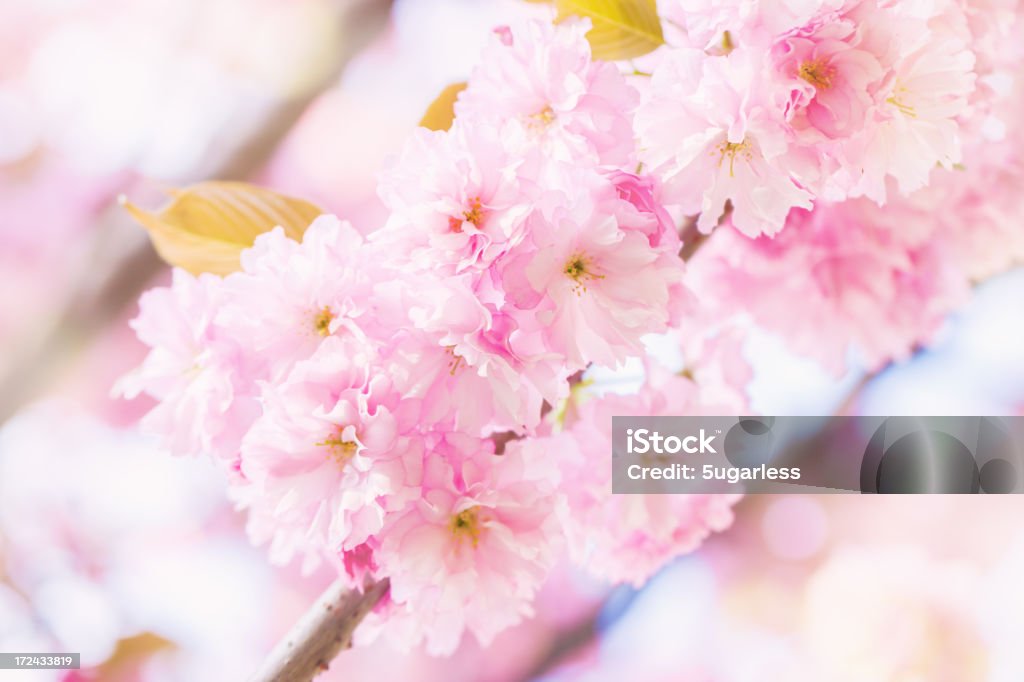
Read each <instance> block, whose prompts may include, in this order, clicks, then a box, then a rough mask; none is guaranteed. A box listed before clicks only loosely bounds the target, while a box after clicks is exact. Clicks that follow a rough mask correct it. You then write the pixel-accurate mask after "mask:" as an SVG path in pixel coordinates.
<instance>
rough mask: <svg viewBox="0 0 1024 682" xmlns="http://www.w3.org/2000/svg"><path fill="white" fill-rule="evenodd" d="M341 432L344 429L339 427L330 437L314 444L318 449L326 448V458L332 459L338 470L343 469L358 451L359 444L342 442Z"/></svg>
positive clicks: (349, 441) (348, 441)
mask: <svg viewBox="0 0 1024 682" xmlns="http://www.w3.org/2000/svg"><path fill="white" fill-rule="evenodd" d="M342 431H344V427H341V426H339V427H337V429H336V430H335V432H334V434H333V435H332V436H329V437H327V438H325V439H323V440H322V441H319V442H318V443H316V445H317V446H318V447H322V448H327V457H328V458H330V459H333V460H334V462H335V463H336V464H337V465H338V466H339V467H340V468H344V467H345V465H346V464H348V462H349V460H351V459H352V457H354V456H355V454H356V453H357V452H358V451H359V443H357V442H355V441H351V440H344V439H343V436H342V435H341V434H342Z"/></svg>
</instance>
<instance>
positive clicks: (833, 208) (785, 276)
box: [689, 199, 968, 374]
mask: <svg viewBox="0 0 1024 682" xmlns="http://www.w3.org/2000/svg"><path fill="white" fill-rule="evenodd" d="M891 211H892V209H891V208H890V207H887V208H886V209H879V208H878V207H877V206H876V205H875V204H873V203H872V202H869V201H866V200H863V199H861V200H854V201H847V202H844V203H841V204H821V205H819V206H818V207H817V208H815V210H814V211H811V212H808V211H794V212H793V213H792V214H791V215H790V218H789V220H788V221H787V223H786V228H785V229H784V230H783V231H782V232H781V233H780V234H779V235H778V236H776V237H775V238H774V239H768V238H766V237H761V238H758V239H753V240H752V239H749V238H747V237H745V236H743V235H741V234H739V233H738V232H736V231H735V230H731V229H722V230H719V231H718V232H716V234H715V235H714V237H713V238H712V239H710V240H709V241H708V243H707V244H705V245H704V246H703V247H702V248H701V249H700V251H698V253H697V255H696V257H695V258H694V259H693V260H692V262H691V267H690V270H689V271H690V276H691V277H692V278H693V281H692V282H691V286H693V287H694V289H695V290H696V291H699V292H700V293H701V295H702V296H703V297H704V298H705V302H706V303H707V305H709V306H714V307H716V308H717V309H718V310H721V311H728V314H730V315H732V314H737V313H740V312H746V313H748V314H749V315H751V316H752V317H753V319H754V321H755V322H756V323H757V324H758V325H760V326H761V327H763V328H765V329H768V330H770V331H773V332H775V333H778V334H779V335H781V336H782V337H783V338H784V339H785V340H786V342H787V344H788V346H789V347H790V348H791V349H792V350H793V351H795V352H796V353H798V354H800V355H803V356H807V357H810V358H814V359H816V360H818V361H819V362H821V363H822V364H823V365H824V366H825V367H826V368H828V369H830V370H831V371H833V372H835V373H837V374H838V373H841V372H843V371H844V370H845V368H846V365H847V355H848V351H849V350H850V348H851V347H853V348H855V349H856V350H857V352H858V353H859V354H860V356H861V357H860V359H861V362H862V363H863V365H864V366H865V367H866V368H867V369H868V370H874V369H878V368H880V367H881V366H883V365H884V364H886V363H887V362H889V361H892V360H901V359H904V358H907V357H909V356H910V354H911V353H912V352H913V350H914V349H915V348H916V347H917V346H919V345H920V344H924V343H927V342H928V341H929V340H930V339H931V338H932V336H933V335H934V334H935V333H936V332H937V331H938V329H939V328H940V326H941V324H942V322H943V320H944V319H945V317H946V315H947V314H948V313H949V312H950V311H951V310H953V309H954V308H955V307H956V306H958V305H960V304H962V303H963V302H964V301H965V300H966V297H967V293H968V289H967V279H966V277H965V275H964V273H963V271H962V270H961V269H960V268H959V267H958V266H957V263H956V261H955V259H954V255H953V254H952V253H951V252H950V250H949V249H948V248H947V246H946V245H944V244H943V243H941V242H940V241H938V240H933V239H929V238H928V237H929V235H930V230H929V227H930V226H929V224H928V221H929V220H930V218H929V216H928V215H921V214H916V213H913V212H908V213H907V214H905V216H904V218H906V219H904V220H893V221H892V223H891V224H890V223H887V222H886V221H885V220H884V219H883V217H884V216H887V215H889V214H890V213H891ZM921 221H924V223H923V224H922V223H921ZM794 301H799V305H794Z"/></svg>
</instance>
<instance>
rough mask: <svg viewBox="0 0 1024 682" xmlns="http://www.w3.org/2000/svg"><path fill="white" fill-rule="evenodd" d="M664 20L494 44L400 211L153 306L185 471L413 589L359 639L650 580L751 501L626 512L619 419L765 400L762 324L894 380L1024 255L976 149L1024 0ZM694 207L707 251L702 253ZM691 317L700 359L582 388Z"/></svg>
mask: <svg viewBox="0 0 1024 682" xmlns="http://www.w3.org/2000/svg"><path fill="white" fill-rule="evenodd" d="M796 7H798V9H794V8H796ZM659 8H660V9H661V11H662V12H663V14H664V19H665V25H666V27H668V28H667V29H666V38H667V40H668V43H669V44H668V45H667V46H665V47H664V48H661V49H659V50H657V51H655V52H653V53H652V54H650V55H648V56H645V57H644V58H642V59H641V60H639V61H638V62H637V63H636V64H635V65H630V66H629V68H628V69H627V68H625V67H624V65H621V64H614V63H608V62H602V61H599V60H595V59H593V58H592V54H591V48H590V45H589V44H588V42H587V38H586V33H587V30H588V28H589V25H588V23H587V22H586V21H566V22H563V23H560V24H558V25H552V24H550V23H547V22H541V21H532V22H528V23H523V24H521V25H517V26H515V27H512V28H501V29H498V30H496V31H495V32H494V34H493V36H492V37H491V40H490V43H489V44H488V46H487V47H486V49H485V50H484V52H483V54H482V57H481V61H480V63H479V65H478V66H477V67H476V69H475V70H474V72H473V73H472V76H471V77H470V79H469V82H468V85H467V87H466V89H465V90H464V91H463V92H462V93H461V95H460V96H459V99H458V101H457V103H456V105H455V114H456V116H455V120H454V124H453V125H452V127H451V128H450V129H449V130H443V131H429V130H426V129H419V130H417V131H416V132H415V133H413V134H412V135H411V136H410V138H409V139H408V141H407V142H406V144H405V145H404V147H403V148H402V150H401V152H400V153H399V154H398V155H397V156H396V157H395V158H394V159H393V160H392V162H391V163H390V165H389V166H388V168H387V169H385V171H384V172H383V173H382V175H381V177H380V185H379V195H380V198H381V201H382V202H383V204H384V205H385V206H386V208H387V209H388V216H389V217H388V218H387V220H386V222H385V223H384V224H383V225H381V226H379V227H377V228H376V229H366V230H359V229H356V228H355V227H353V226H352V225H350V224H349V223H347V222H345V221H343V220H340V219H338V218H336V217H333V216H322V217H320V218H318V219H317V220H315V221H314V222H313V223H312V224H311V225H310V226H309V227H308V228H307V229H306V231H305V234H304V237H303V239H302V241H301V243H300V242H297V241H294V240H292V239H290V238H289V237H287V236H286V235H285V233H284V231H283V230H282V229H281V228H277V229H275V230H273V231H271V232H268V233H265V234H263V235H261V236H259V237H258V238H257V239H256V241H255V243H254V245H253V246H252V248H250V249H248V250H246V251H245V252H243V254H242V256H241V263H240V265H241V267H240V270H239V271H238V272H235V273H233V274H230V275H227V276H226V277H217V276H213V275H200V276H198V277H194V276H192V275H189V274H187V273H185V272H184V271H181V270H175V272H174V275H173V282H172V284H171V285H170V286H169V287H163V288H157V289H154V290H152V291H150V292H148V293H146V294H145V295H144V296H143V298H142V300H141V312H140V315H139V317H138V318H137V319H136V320H135V321H134V322H133V325H134V327H135V329H136V331H137V333H138V335H139V337H140V339H142V341H144V342H145V343H146V344H147V345H149V346H151V347H152V351H151V352H150V354H149V356H148V358H147V359H146V361H145V363H144V364H143V366H142V367H140V368H139V370H138V371H137V372H136V373H134V374H133V375H130V376H129V377H127V378H126V379H125V380H124V382H123V390H124V391H125V393H127V394H128V395H135V394H138V393H143V392H144V393H147V394H149V395H151V396H153V397H154V398H156V399H157V400H158V404H157V406H156V407H155V408H154V409H153V411H152V412H151V413H150V414H149V415H148V416H147V417H146V424H147V425H148V426H149V427H150V428H151V429H152V430H154V431H156V432H158V433H161V434H162V435H163V436H164V437H165V438H166V442H167V445H168V447H169V448H170V449H171V450H172V451H174V452H175V453H178V454H194V453H207V454H210V455H212V456H213V457H214V458H216V459H217V460H218V461H220V462H221V463H222V464H223V466H224V468H225V470H226V471H228V472H229V474H230V475H229V481H230V486H231V490H232V494H233V496H234V498H235V499H236V500H238V502H239V504H240V505H241V506H243V507H244V508H246V509H247V510H248V514H249V530H250V534H251V536H252V537H253V538H254V539H255V540H256V541H259V542H266V543H268V544H269V546H270V552H271V556H272V558H273V559H274V560H276V561H281V562H285V561H289V560H291V559H293V558H295V557H301V558H302V559H304V561H305V562H306V563H307V565H313V564H315V563H316V562H319V561H323V560H327V561H330V562H332V563H334V564H335V565H336V567H337V569H338V571H339V572H340V573H341V574H342V575H345V576H348V578H349V579H350V580H351V581H352V583H353V585H355V586H359V585H362V584H364V583H365V581H367V580H370V579H382V578H388V579H389V580H390V590H389V592H388V595H387V597H386V598H385V600H384V601H383V602H382V603H381V604H380V605H379V607H378V609H377V611H376V612H375V614H373V615H372V616H371V619H370V621H369V622H368V623H367V624H366V626H367V627H365V628H363V630H362V632H361V633H360V634H361V635H362V636H365V635H366V633H375V632H376V631H378V630H381V631H383V632H384V633H385V634H386V635H387V634H390V635H393V636H394V638H395V640H396V641H398V642H401V643H403V644H405V645H406V646H408V645H409V644H412V643H416V642H420V641H425V643H426V646H427V648H428V650H430V651H432V652H437V653H444V652H450V651H451V650H453V649H454V647H455V646H456V645H457V644H458V642H459V639H460V637H461V635H462V633H463V632H464V631H466V630H468V631H470V632H472V633H473V634H475V635H476V636H477V637H478V638H479V639H480V640H481V641H484V642H487V641H489V640H490V639H491V638H493V637H494V636H495V635H496V634H497V633H498V632H499V631H501V630H502V629H503V628H505V627H507V626H509V625H511V624H513V623H515V622H517V621H518V620H519V619H521V618H522V617H524V616H525V615H528V614H529V613H530V603H531V600H532V598H533V595H534V594H535V592H536V590H537V589H538V586H539V585H540V583H541V582H542V581H543V580H544V578H545V576H546V575H547V573H548V572H549V570H550V569H551V567H552V565H553V563H554V562H555V561H556V559H557V558H558V556H559V555H560V553H561V552H562V551H567V552H568V554H569V555H570V556H571V557H572V558H573V559H575V560H576V561H577V563H579V564H580V565H581V566H582V567H584V568H586V569H589V570H590V571H591V572H592V573H595V574H597V575H599V576H601V577H604V578H607V579H609V580H612V581H617V582H630V583H633V584H641V583H642V582H643V581H644V580H646V579H647V578H648V577H650V576H651V575H652V574H653V573H654V572H655V571H656V570H657V569H658V568H659V567H661V566H662V565H664V563H665V562H667V561H669V560H670V559H672V558H673V557H675V556H678V555H680V554H682V553H685V552H687V551H691V550H692V549H694V548H695V547H696V546H698V545H699V544H700V542H701V541H702V540H703V538H704V537H705V536H707V535H708V534H709V533H710V532H712V531H717V530H721V529H723V528H725V527H726V526H728V524H729V523H730V521H731V518H732V516H731V513H732V512H731V507H732V504H733V503H734V502H735V498H734V497H732V496H690V497H673V496H661V497H657V496H655V497H646V496H630V497H629V498H623V499H620V498H615V497H612V496H611V490H610V488H611V485H610V472H611V467H610V455H611V438H610V425H611V416H612V415H613V414H616V413H619V414H622V413H627V412H629V413H637V412H639V411H645V412H647V413H650V414H681V413H686V414H716V413H717V414H738V413H744V412H745V411H747V410H749V405H748V404H747V397H746V393H745V385H746V383H747V382H748V381H749V379H750V373H749V368H747V365H746V362H745V361H744V360H743V358H742V354H741V352H740V350H741V348H740V347H741V345H742V343H741V341H742V339H741V337H739V336H738V334H739V332H738V331H737V330H738V329H739V327H737V326H734V325H733V321H734V318H735V317H737V316H738V315H740V314H747V315H748V316H749V317H751V318H752V319H753V320H754V321H755V322H756V323H758V324H760V325H761V326H764V327H766V328H768V329H771V330H774V331H776V332H778V333H780V334H782V335H783V336H785V337H786V338H787V339H789V340H790V341H791V346H792V347H793V348H794V350H796V351H797V352H799V353H802V354H805V355H809V356H811V357H814V358H816V359H818V360H820V361H821V362H822V363H823V364H824V365H826V366H827V367H830V368H833V369H836V370H837V371H839V370H841V369H842V368H843V367H844V366H845V360H846V355H847V351H848V349H849V347H850V345H851V344H853V345H854V346H856V347H857V348H859V349H860V351H861V352H862V354H863V355H864V364H865V365H866V366H868V367H878V366H881V365H883V364H884V363H886V362H888V361H890V360H892V359H894V358H900V357H903V356H906V355H907V354H908V353H909V351H910V349H912V348H913V347H915V346H916V345H918V344H920V343H925V342H927V340H928V339H929V338H930V336H931V334H933V333H934V331H935V330H936V329H937V327H938V325H939V324H940V323H941V321H942V320H943V318H944V317H945V315H946V313H947V312H948V311H949V310H951V309H952V308H953V307H954V306H955V305H957V304H959V303H960V302H961V301H962V300H963V299H964V297H965V296H966V293H967V288H968V282H969V280H970V277H972V276H978V275H979V273H984V274H991V272H992V271H994V270H997V269H999V268H1002V267H1006V266H1007V265H1008V264H1009V263H1010V262H1013V260H1014V259H1015V256H1013V255H1007V257H1006V258H1003V259H1001V260H997V261H996V262H995V263H992V262H991V261H992V259H991V258H989V257H988V255H987V253H988V251H989V250H993V249H992V246H991V242H992V241H993V239H994V236H995V235H1003V234H1005V233H1012V232H1013V230H1012V229H1011V228H1009V227H1008V223H1007V220H1008V219H1009V217H1010V216H1012V212H1013V209H1014V206H1015V204H1014V203H1013V200H1014V199H1015V197H1013V196H1010V194H1011V191H1010V190H1011V188H1012V187H1013V186H1014V179H1015V178H1017V177H1019V176H1017V175H1015V173H1016V172H1017V168H1018V166H1015V165H1013V163H1011V161H1010V160H1008V157H1011V160H1012V161H1013V162H1016V160H1017V159H1018V158H1019V157H1015V156H1013V153H1015V152H1006V153H1004V154H1003V155H1001V156H999V157H998V159H999V160H1000V165H999V170H994V166H993V165H992V164H991V163H986V161H985V157H986V151H985V150H986V149H988V145H992V144H999V143H1000V140H1003V139H1005V138H1006V136H1007V133H1006V132H1005V130H1003V131H1002V137H1000V136H999V135H998V134H995V133H993V132H992V131H993V130H994V129H996V128H998V125H997V124H996V121H998V120H999V116H1001V115H1003V116H1005V115H1006V113H1007V111H1010V112H1011V113H1012V110H1013V109H1012V105H1011V104H1007V102H1012V98H1010V99H1006V98H1001V97H1000V96H999V93H998V91H999V89H1000V87H1002V86H1000V85H999V78H998V77H997V76H999V75H1000V74H1002V73H1003V72H1005V70H1006V69H1007V67H1008V65H1012V64H1014V63H1016V62H1014V61H1013V59H1011V58H1010V57H1008V56H1007V55H1006V54H1005V50H1003V49H1002V46H1001V44H1000V42H999V39H998V34H999V32H1000V31H1002V30H1003V28H1004V26H1005V24H1004V23H1002V22H1000V21H999V20H997V19H993V18H992V17H993V16H1001V14H1000V12H1003V11H1009V12H1010V15H1011V17H1015V13H1014V11H1013V10H1005V8H1000V7H996V6H993V7H991V8H988V7H986V8H979V9H977V11H973V10H972V9H971V8H969V7H966V6H964V5H963V4H961V3H958V2H952V1H950V2H934V3H886V2H875V1H874V0H864V1H859V0H858V1H853V0H850V1H845V2H843V1H840V0H822V1H820V2H811V3H801V4H799V5H798V6H797V5H790V4H787V3H776V2H771V1H769V0H765V1H764V2H760V3H757V2H755V3H751V2H749V1H748V0H743V1H742V2H741V1H739V0H736V1H732V2H724V3H716V4H715V6H714V7H707V6H705V5H704V4H703V3H694V2H689V1H688V0H676V1H674V2H661V3H659ZM643 69H650V73H649V74H648V73H647V72H645V71H644V70H643ZM1004 89H1005V88H1004ZM1010 90H1012V88H1010ZM981 119H985V120H984V121H982V120H981ZM986 121H987V122H986ZM996 132H997V133H998V132H999V131H996ZM1013 149H1014V150H1017V149H1019V146H1018V147H1014V148H1013ZM965 151H968V152H970V153H971V155H972V156H971V158H970V159H968V160H966V161H964V163H965V164H966V165H965V166H964V167H965V168H966V170H960V168H961V165H960V164H961V162H962V160H963V159H964V154H965ZM975 158H978V160H979V165H978V167H977V168H972V167H971V164H972V163H973V162H974V159H975ZM937 167H938V168H937ZM960 173H962V174H963V176H964V179H963V180H962V181H960V180H958V179H957V178H958V175H957V174H960ZM940 174H941V175H940ZM932 176H936V178H937V179H936V180H935V182H934V183H933V185H932V186H930V187H926V185H928V183H929V182H930V181H931V180H932ZM993 177H996V178H998V180H997V182H999V183H1001V186H1003V187H1005V188H1006V196H1005V197H1004V198H1003V201H1002V203H1001V204H998V205H996V204H991V203H990V202H988V201H987V200H986V199H985V198H984V191H983V189H982V188H983V187H984V184H983V183H987V182H990V181H991V178H993ZM968 178H970V179H968ZM978 178H984V180H979V179H978ZM944 184H948V185H951V186H955V187H957V188H958V191H955V192H954V191H948V190H947V191H943V190H941V189H940V190H936V189H935V188H936V187H938V188H941V187H942V186H943V185H944ZM922 188H924V189H923V190H922ZM918 190H922V191H923V192H937V195H936V197H933V198H932V199H928V198H927V195H924V194H922V192H921V191H918ZM930 201H939V202H940V203H941V204H942V205H946V206H954V205H955V206H957V207H962V210H961V213H960V214H959V215H972V216H977V218H978V220H979V221H985V224H984V226H983V229H985V230H986V233H985V234H987V235H990V237H989V238H988V239H986V238H985V237H983V236H981V237H979V236H970V235H965V234H963V233H964V232H966V231H967V228H966V227H965V226H964V225H963V224H960V223H958V222H957V221H956V219H955V218H953V217H950V216H944V217H942V218H941V219H936V218H935V217H934V216H931V215H930V214H929V211H930V210H932V209H933V208H934V207H929V202H930ZM990 206H993V208H992V210H991V211H990V210H989V207H990ZM688 221H690V222H692V225H693V226H695V227H696V228H697V229H698V230H700V231H703V232H705V233H709V232H712V231H713V233H712V234H710V236H709V237H707V239H706V241H705V242H704V243H703V244H702V245H701V248H700V250H699V251H697V252H696V255H694V256H692V257H691V258H690V260H689V262H688V265H687V266H685V267H684V263H683V259H682V258H681V257H680V254H681V253H689V252H690V251H692V247H693V246H694V244H693V243H692V240H693V239H694V237H695V234H694V232H693V230H692V229H690V228H687V227H685V226H686V225H687V224H688ZM1018 232H1019V230H1018ZM681 235H682V237H683V238H685V239H686V240H687V242H688V243H687V244H684V243H683V241H682V239H681ZM1016 239H1017V242H1016V244H1018V246H1016V247H1014V248H1020V247H1019V244H1020V243H1021V240H1020V238H1019V237H1017V238H1016ZM962 244H967V245H969V246H961V245H962ZM795 301H799V302H800V303H799V305H795V304H794V302H795ZM679 330H682V331H681V334H682V337H683V338H684V339H685V341H684V342H681V345H682V346H684V354H685V355H686V356H687V362H688V365H687V368H686V369H685V371H683V372H682V373H680V374H671V373H668V372H667V371H666V370H664V369H663V368H660V367H659V366H658V365H657V364H656V363H654V362H648V363H647V365H646V366H647V372H646V380H645V383H644V386H643V388H642V389H641V391H640V393H639V394H637V395H633V396H616V395H605V396H594V395H590V394H589V392H588V389H587V388H586V387H585V385H584V386H576V387H575V388H574V384H575V383H576V381H575V379H574V378H575V377H577V376H578V375H579V373H581V372H583V371H585V370H587V368H589V367H592V366H603V367H616V366H619V365H620V364H622V363H623V362H624V361H626V360H627V359H630V358H636V357H642V356H643V355H644V353H645V351H644V344H643V342H642V340H643V339H644V338H645V337H649V336H650V335H654V334H665V333H668V332H678V331H679ZM673 338H674V337H673ZM376 626H380V627H376Z"/></svg>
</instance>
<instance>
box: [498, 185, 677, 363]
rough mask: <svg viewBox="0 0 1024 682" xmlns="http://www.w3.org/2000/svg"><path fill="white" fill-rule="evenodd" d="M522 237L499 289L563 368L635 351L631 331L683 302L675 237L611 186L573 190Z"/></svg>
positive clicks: (666, 318)
mask: <svg viewBox="0 0 1024 682" xmlns="http://www.w3.org/2000/svg"><path fill="white" fill-rule="evenodd" d="M577 182H578V183H580V184H579V186H580V187H581V188H584V189H587V188H589V187H590V186H592V185H593V184H594V183H595V182H604V181H603V180H601V181H598V180H596V179H593V178H588V177H587V176H586V175H580V176H578V178H577ZM530 233H531V240H532V244H533V246H534V249H535V250H532V251H526V252H524V253H521V254H519V253H517V254H513V256H512V258H511V259H510V260H509V261H508V263H507V264H506V265H505V266H504V268H503V270H502V278H503V284H504V287H505V291H506V292H507V295H508V297H509V300H510V301H511V302H512V303H513V304H514V305H515V306H516V308H518V309H519V311H521V312H519V313H517V314H516V319H517V321H518V322H519V325H520V328H521V329H523V330H525V331H527V333H528V334H536V335H539V336H540V337H541V338H543V339H544V342H543V343H544V345H545V346H547V347H548V348H550V349H551V350H552V351H554V352H556V353H559V354H561V355H564V356H565V357H566V359H567V360H568V363H569V365H570V367H572V368H575V369H581V368H583V367H584V366H585V365H586V364H587V363H588V362H595V363H597V364H601V365H615V364H616V363H618V362H621V361H622V360H623V359H625V358H626V357H627V356H629V355H631V354H633V355H635V354H637V353H638V351H639V350H640V346H639V342H640V337H641V336H643V335H644V334H651V333H658V332H662V331H665V330H666V329H667V328H668V325H669V323H671V322H673V321H675V320H678V318H679V315H680V313H681V310H682V309H683V307H684V306H685V305H686V303H687V294H686V291H685V289H684V287H683V284H682V276H683V264H682V261H681V260H680V259H679V258H678V243H679V242H678V238H677V237H676V236H675V235H674V233H673V232H671V231H669V232H668V233H667V234H666V233H665V231H664V229H663V228H662V227H660V226H659V222H658V215H657V214H656V213H651V212H644V211H641V210H637V207H636V206H635V205H634V204H632V203H630V202H629V201H627V200H625V199H623V198H621V197H620V196H619V194H618V192H616V191H615V189H614V187H606V188H605V190H604V191H602V190H601V189H600V187H596V188H594V189H590V191H581V192H579V193H578V195H577V196H575V197H573V202H572V203H571V204H568V205H558V206H555V207H553V208H552V209H551V211H550V213H548V214H537V215H535V216H534V217H532V218H531V226H530ZM652 236H654V237H657V240H658V241H659V244H658V246H657V248H655V247H652V246H651V240H652Z"/></svg>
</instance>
